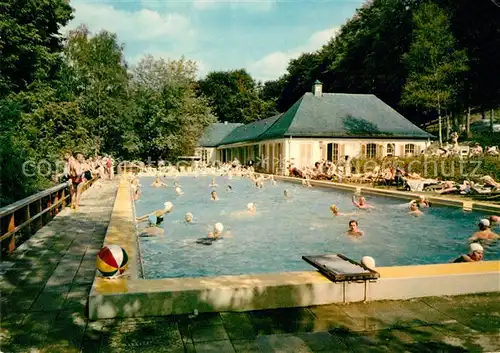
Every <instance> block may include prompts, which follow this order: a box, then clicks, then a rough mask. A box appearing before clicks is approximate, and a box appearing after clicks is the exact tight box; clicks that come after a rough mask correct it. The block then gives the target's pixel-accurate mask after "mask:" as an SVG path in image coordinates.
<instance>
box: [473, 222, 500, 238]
mask: <svg viewBox="0 0 500 353" xmlns="http://www.w3.org/2000/svg"><path fill="white" fill-rule="evenodd" d="M478 226H479V232H476V233H474V234H473V235H472V237H470V238H469V242H475V241H481V240H496V239H498V238H499V236H498V235H497V234H495V233H493V232H492V231H491V228H490V221H489V220H487V219H482V220H481V221H479V224H478Z"/></svg>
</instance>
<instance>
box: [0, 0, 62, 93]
mask: <svg viewBox="0 0 500 353" xmlns="http://www.w3.org/2000/svg"><path fill="white" fill-rule="evenodd" d="M71 19H72V9H71V7H70V5H69V4H68V1H66V0H43V1H41V0H24V1H2V2H0V53H1V55H0V97H5V96H6V95H8V94H9V93H10V92H19V91H21V90H25V89H27V88H28V87H29V86H30V85H31V84H32V83H33V82H35V81H37V80H50V79H52V78H53V76H54V74H55V72H56V70H57V67H58V65H59V63H60V56H59V52H60V50H61V46H62V43H61V40H60V38H59V37H58V31H59V28H60V27H63V26H65V25H66V24H67V23H68V22H69V21H70V20H71Z"/></svg>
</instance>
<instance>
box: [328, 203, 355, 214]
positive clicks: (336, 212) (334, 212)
mask: <svg viewBox="0 0 500 353" xmlns="http://www.w3.org/2000/svg"><path fill="white" fill-rule="evenodd" d="M330 211H332V214H333V215H334V216H352V215H354V214H355V213H356V212H351V213H341V212H339V208H338V207H337V206H335V205H331V206H330Z"/></svg>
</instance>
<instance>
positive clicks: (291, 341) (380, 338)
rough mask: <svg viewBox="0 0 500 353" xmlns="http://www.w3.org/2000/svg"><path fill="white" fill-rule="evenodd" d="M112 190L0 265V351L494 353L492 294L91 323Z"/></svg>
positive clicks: (497, 333)
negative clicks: (97, 265)
mask: <svg viewBox="0 0 500 353" xmlns="http://www.w3.org/2000/svg"><path fill="white" fill-rule="evenodd" d="M116 188H117V183H116V182H105V183H104V185H103V187H102V188H96V187H92V188H90V189H89V190H88V191H86V192H85V193H84V195H83V197H82V207H81V209H80V210H79V211H78V212H73V211H71V210H70V209H65V210H63V211H62V212H61V213H60V214H59V215H58V216H57V217H55V218H54V220H53V221H52V222H51V223H50V224H48V225H47V226H45V227H44V228H42V229H41V230H40V231H39V232H38V233H36V234H35V235H34V236H33V237H32V238H31V239H29V240H28V241H26V242H25V243H24V244H23V245H22V246H21V247H20V248H19V249H17V250H16V252H15V254H14V256H13V258H12V259H9V261H8V263H5V264H2V266H0V291H1V297H0V305H1V307H0V314H1V327H0V351H1V352H3V353H11V352H12V353H13V352H23V353H24V352H47V353H49V352H50V353H54V352H55V353H57V352H61V353H72V352H75V353H77V352H78V353H80V352H88V353H99V352H110V353H120V352H126V353H131V352H132V353H133V352H141V353H148V352H152V353H161V352H170V353H172V352H173V353H175V352H192V353H195V352H197V353H205V352H206V353H209V352H216V353H225V352H230V353H240V352H242V353H243V352H245V353H248V352H256V353H257V352H258V353H263V352H264V353H265V352H273V353H275V352H283V353H288V352H290V353H300V352H304V353H316V352H318V353H327V352H328V353H332V352H363V353H365V352H398V353H399V352H411V353H416V352H419V353H420V352H500V293H498V292H497V293H489V294H477V295H468V296H458V297H440V298H423V299H416V300H409V301H380V302H372V303H353V304H347V305H340V304H339V305H336V304H335V305H323V306H316V307H309V308H298V309H297V308H292V309H278V310H262V311H253V312H244V313H208V314H200V315H198V316H196V317H194V318H190V317H188V316H187V315H183V316H172V317H148V318H135V319H112V320H100V321H94V322H89V321H88V320H87V319H86V305H87V298H88V293H89V291H90V287H91V285H92V281H93V279H94V276H95V256H96V254H97V252H98V251H99V249H100V248H101V246H102V243H103V240H104V236H105V233H106V229H107V226H108V224H109V220H110V216H111V212H112V208H113V203H114V199H115V194H116Z"/></svg>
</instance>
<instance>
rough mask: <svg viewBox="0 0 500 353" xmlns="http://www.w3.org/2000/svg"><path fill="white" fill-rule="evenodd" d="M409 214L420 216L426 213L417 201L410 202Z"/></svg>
mask: <svg viewBox="0 0 500 353" xmlns="http://www.w3.org/2000/svg"><path fill="white" fill-rule="evenodd" d="M408 214H409V215H412V216H415V217H418V216H422V215H423V214H424V213H423V212H422V211H420V210H419V209H418V205H417V203H416V202H412V203H411V204H410V212H408Z"/></svg>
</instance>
